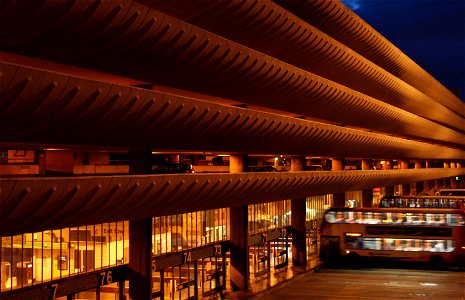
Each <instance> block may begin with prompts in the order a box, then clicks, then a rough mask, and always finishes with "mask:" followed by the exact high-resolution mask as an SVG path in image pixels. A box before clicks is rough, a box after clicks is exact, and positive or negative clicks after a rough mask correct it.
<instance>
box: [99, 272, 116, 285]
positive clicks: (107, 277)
mask: <svg viewBox="0 0 465 300" xmlns="http://www.w3.org/2000/svg"><path fill="white" fill-rule="evenodd" d="M112 282H113V274H112V273H111V271H107V272H102V273H100V285H106V284H110V283H112Z"/></svg>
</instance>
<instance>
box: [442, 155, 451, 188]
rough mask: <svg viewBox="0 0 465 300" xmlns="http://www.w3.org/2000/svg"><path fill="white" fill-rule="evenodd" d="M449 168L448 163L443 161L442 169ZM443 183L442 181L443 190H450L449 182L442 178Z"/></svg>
mask: <svg viewBox="0 0 465 300" xmlns="http://www.w3.org/2000/svg"><path fill="white" fill-rule="evenodd" d="M449 168H450V163H449V162H447V161H445V162H444V169H449ZM443 181H444V184H443V186H444V188H445V189H448V188H450V180H448V178H444V179H443Z"/></svg>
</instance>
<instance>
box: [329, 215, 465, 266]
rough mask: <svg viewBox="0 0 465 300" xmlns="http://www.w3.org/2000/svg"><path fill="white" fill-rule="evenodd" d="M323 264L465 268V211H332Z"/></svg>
mask: <svg viewBox="0 0 465 300" xmlns="http://www.w3.org/2000/svg"><path fill="white" fill-rule="evenodd" d="M320 240H321V244H320V245H321V247H320V259H321V260H322V261H324V262H331V261H338V260H341V259H342V260H344V259H347V260H356V259H358V258H361V257H372V258H386V259H390V260H399V261H415V262H430V263H432V265H433V266H434V267H435V268H445V267H446V266H448V265H449V266H459V267H462V266H465V211H464V210H463V209H449V208H437V209H436V208H345V207H341V208H331V209H329V210H328V211H326V213H325V215H324V220H323V223H322V226H321V237H320Z"/></svg>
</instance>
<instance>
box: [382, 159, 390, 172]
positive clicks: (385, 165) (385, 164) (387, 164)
mask: <svg viewBox="0 0 465 300" xmlns="http://www.w3.org/2000/svg"><path fill="white" fill-rule="evenodd" d="M382 164H383V169H384V170H392V162H391V161H390V160H385V161H384V162H383V163H382Z"/></svg>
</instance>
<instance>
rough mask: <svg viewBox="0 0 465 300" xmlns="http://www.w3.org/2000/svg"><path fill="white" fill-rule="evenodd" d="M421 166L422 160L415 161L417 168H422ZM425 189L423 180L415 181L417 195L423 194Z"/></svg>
mask: <svg viewBox="0 0 465 300" xmlns="http://www.w3.org/2000/svg"><path fill="white" fill-rule="evenodd" d="M421 168H422V166H421V161H415V169H421ZM424 189H425V187H424V184H423V181H420V182H415V193H416V194H417V195H420V194H422V193H423V191H424Z"/></svg>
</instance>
